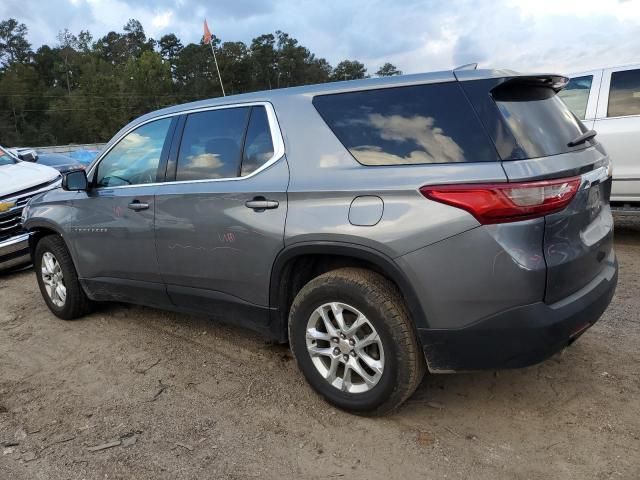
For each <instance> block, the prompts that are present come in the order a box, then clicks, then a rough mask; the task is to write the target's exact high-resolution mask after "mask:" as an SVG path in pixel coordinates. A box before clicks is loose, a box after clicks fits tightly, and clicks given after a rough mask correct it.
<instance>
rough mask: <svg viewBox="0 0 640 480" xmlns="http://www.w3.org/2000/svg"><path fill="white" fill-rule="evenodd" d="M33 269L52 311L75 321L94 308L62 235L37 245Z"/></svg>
mask: <svg viewBox="0 0 640 480" xmlns="http://www.w3.org/2000/svg"><path fill="white" fill-rule="evenodd" d="M34 268H35V271H36V277H37V279H38V286H39V287H40V293H42V298H44V301H45V303H46V304H47V306H48V307H49V310H51V312H53V314H54V315H56V316H57V317H59V318H62V319H63V320H72V319H74V318H78V317H81V316H83V315H85V314H87V313H89V312H90V311H91V300H89V298H87V295H86V294H85V293H84V290H83V289H82V286H81V285H80V282H79V281H78V274H77V272H76V268H75V266H74V265H73V261H72V260H71V255H69V251H68V250H67V247H66V245H65V244H64V241H63V240H62V238H61V237H59V236H57V235H49V236H46V237H44V238H43V239H41V240H40V241H39V242H38V244H37V245H36V249H35V254H34Z"/></svg>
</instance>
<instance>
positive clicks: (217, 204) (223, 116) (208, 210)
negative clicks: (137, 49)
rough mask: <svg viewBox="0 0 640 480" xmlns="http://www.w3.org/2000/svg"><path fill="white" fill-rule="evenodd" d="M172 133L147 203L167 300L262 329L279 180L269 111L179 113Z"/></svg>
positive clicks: (281, 210)
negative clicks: (163, 175)
mask: <svg viewBox="0 0 640 480" xmlns="http://www.w3.org/2000/svg"><path fill="white" fill-rule="evenodd" d="M180 132H182V134H181V139H180V141H178V140H177V138H176V139H175V140H174V142H173V145H174V146H173V147H172V149H171V153H170V155H169V160H168V167H167V182H166V183H164V184H162V185H160V186H159V187H158V189H157V197H156V247H157V252H158V262H159V266H160V271H161V272H162V276H163V278H164V280H165V282H166V284H167V291H168V293H169V296H170V297H171V300H172V301H173V302H174V304H176V305H178V306H179V307H182V308H187V309H190V310H196V311H201V312H206V313H207V314H209V315H212V316H221V317H222V316H228V315H229V314H230V313H232V311H233V310H234V309H235V311H236V313H237V320H238V321H239V322H240V323H242V322H243V320H245V321H250V322H252V323H255V322H264V325H265V326H266V321H267V315H268V305H269V298H268V296H269V281H270V274H271V267H272V264H273V261H274V259H275V257H276V255H277V253H278V252H279V251H280V250H281V249H282V248H283V247H284V226H285V219H286V212H287V193H286V192H287V185H288V182H289V169H288V166H287V163H286V158H285V157H284V144H283V142H282V137H281V134H280V130H279V128H278V124H277V120H276V117H275V113H274V111H273V109H272V106H271V105H270V104H262V103H261V104H251V105H247V104H243V105H241V106H237V107H225V108H215V109H209V110H205V111H201V112H194V113H189V114H188V115H185V116H184V117H182V119H181V122H180V123H179V124H178V127H177V129H176V137H179V136H180ZM230 309H231V311H230ZM249 313H251V314H252V315H250V314H249ZM255 314H262V315H258V316H256V315H255ZM259 326H260V323H258V327H259Z"/></svg>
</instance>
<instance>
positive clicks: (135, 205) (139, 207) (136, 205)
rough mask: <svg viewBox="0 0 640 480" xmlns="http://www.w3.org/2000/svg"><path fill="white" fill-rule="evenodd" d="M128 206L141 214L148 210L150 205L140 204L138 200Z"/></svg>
mask: <svg viewBox="0 0 640 480" xmlns="http://www.w3.org/2000/svg"><path fill="white" fill-rule="evenodd" d="M127 206H128V207H129V208H130V209H131V210H133V211H135V212H139V211H140V210H146V209H147V208H149V204H148V203H142V202H139V201H138V200H134V201H133V202H131V203H130V204H129V205H127Z"/></svg>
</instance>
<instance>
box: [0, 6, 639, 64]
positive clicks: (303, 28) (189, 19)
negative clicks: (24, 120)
mask: <svg viewBox="0 0 640 480" xmlns="http://www.w3.org/2000/svg"><path fill="white" fill-rule="evenodd" d="M9 17H15V18H17V19H18V20H20V21H22V22H24V23H26V24H27V26H28V27H29V39H30V41H31V42H32V43H33V44H34V46H36V47H37V46H39V45H41V44H42V43H49V44H52V43H55V36H56V33H57V32H58V31H59V30H62V29H64V28H69V29H70V30H71V31H73V32H78V31H79V30H80V29H89V30H90V31H91V32H92V33H93V34H94V36H95V37H100V36H102V35H104V34H106V33H107V32H108V31H110V30H116V31H121V30H122V26H123V25H124V24H125V23H126V22H127V20H128V19H130V18H136V19H138V20H140V21H141V23H142V25H143V26H144V27H145V30H146V32H147V34H149V35H151V36H153V37H154V38H159V37H160V36H162V35H164V34H166V33H170V32H172V33H175V34H176V35H177V36H178V37H179V38H181V40H182V41H183V43H188V42H198V41H199V39H200V37H201V36H202V20H203V19H204V18H205V17H206V18H207V19H208V21H209V25H210V27H211V29H212V31H213V32H214V33H215V34H216V35H217V36H219V37H220V38H222V39H223V40H229V41H235V40H242V41H244V42H247V43H249V42H250V41H251V39H252V38H253V37H255V36H257V35H260V34H263V33H269V32H274V31H275V30H283V31H285V32H288V33H289V34H291V35H292V36H293V37H295V38H297V39H298V40H299V41H300V43H301V44H302V45H304V46H306V47H308V48H309V49H310V50H311V51H312V52H314V53H315V54H316V55H317V56H320V57H325V58H327V59H328V60H329V62H331V63H332V64H334V65H335V64H336V63H337V62H339V61H340V60H343V59H345V58H350V59H358V60H360V61H363V62H364V63H365V64H366V66H367V67H368V69H369V72H370V73H373V72H375V71H376V70H377V68H378V67H379V66H380V65H382V64H383V63H384V62H386V61H390V62H392V63H394V64H395V65H396V66H398V67H399V68H400V69H401V70H403V71H404V72H405V73H415V72H423V71H432V70H440V69H449V68H452V67H454V66H456V64H459V63H467V62H471V61H474V60H479V61H480V64H481V66H485V67H500V68H513V69H516V70H553V71H560V72H571V71H579V70H584V69H589V68H595V67H599V66H607V65H618V64H624V63H633V62H637V61H638V51H640V1H636V0H626V1H624V0H535V1H532V0H451V1H448V2H443V1H437V0H396V1H382V0H351V1H349V2H345V1H344V0H325V1H323V2H317V1H316V0H274V1H264V0H218V1H216V2H211V1H210V0H137V1H134V0H128V1H127V0H48V1H47V2H35V1H27V2H25V1H24V0H3V1H2V2H1V3H0V18H9Z"/></svg>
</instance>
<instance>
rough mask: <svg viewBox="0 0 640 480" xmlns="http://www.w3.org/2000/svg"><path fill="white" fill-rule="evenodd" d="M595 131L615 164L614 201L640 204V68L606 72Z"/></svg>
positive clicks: (638, 66) (623, 68) (611, 69)
mask: <svg viewBox="0 0 640 480" xmlns="http://www.w3.org/2000/svg"><path fill="white" fill-rule="evenodd" d="M593 128H594V129H595V130H596V131H597V132H598V141H600V142H602V144H603V145H604V147H605V148H606V150H607V153H608V154H609V155H610V156H611V161H612V162H613V168H614V177H615V178H614V182H613V190H612V192H611V197H612V198H611V200H612V201H614V202H640V158H639V156H638V152H639V151H640V65H635V66H633V67H619V68H609V69H606V70H604V72H603V77H602V89H601V92H600V98H599V100H598V108H597V113H596V118H595V122H594V126H593Z"/></svg>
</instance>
